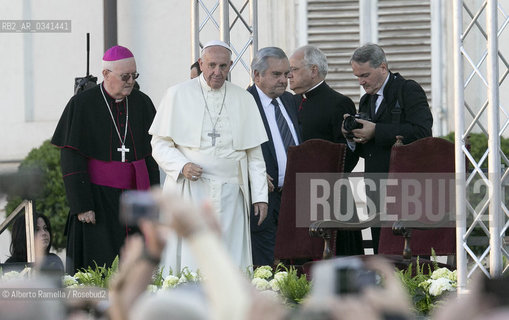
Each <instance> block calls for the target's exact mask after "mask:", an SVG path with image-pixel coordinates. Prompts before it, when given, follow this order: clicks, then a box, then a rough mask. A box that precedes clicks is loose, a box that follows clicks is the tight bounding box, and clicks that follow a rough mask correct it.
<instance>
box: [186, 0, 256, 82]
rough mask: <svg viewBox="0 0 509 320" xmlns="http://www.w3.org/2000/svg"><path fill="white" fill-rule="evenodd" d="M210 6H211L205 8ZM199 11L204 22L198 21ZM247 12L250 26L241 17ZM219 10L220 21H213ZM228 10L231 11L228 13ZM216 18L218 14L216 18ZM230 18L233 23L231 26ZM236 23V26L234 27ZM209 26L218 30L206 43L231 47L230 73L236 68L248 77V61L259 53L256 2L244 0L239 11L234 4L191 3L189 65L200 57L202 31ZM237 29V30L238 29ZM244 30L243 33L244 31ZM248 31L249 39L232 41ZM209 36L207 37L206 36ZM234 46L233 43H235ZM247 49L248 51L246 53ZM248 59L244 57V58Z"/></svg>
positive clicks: (228, 1) (193, 0)
mask: <svg viewBox="0 0 509 320" xmlns="http://www.w3.org/2000/svg"><path fill="white" fill-rule="evenodd" d="M207 3H208V4H211V3H213V5H212V6H210V5H209V6H207ZM237 6H238V5H237ZM200 8H201V11H203V12H204V13H205V15H206V17H204V18H203V20H200ZM246 8H247V9H248V10H249V15H248V17H249V19H248V20H249V22H248V21H246V20H247V19H245V18H244V17H243V12H244V10H245V9H246ZM218 9H219V21H218V20H217V19H216V18H215V15H214V14H215V12H216V10H218ZM230 9H231V10H230ZM216 15H217V14H216ZM230 18H232V21H231V22H230ZM237 22H238V23H237ZM210 23H212V24H213V25H214V27H215V29H216V30H217V32H218V33H217V36H215V37H213V38H210V39H206V40H204V41H203V42H207V41H208V40H213V39H220V40H222V41H224V42H226V43H227V44H229V45H230V48H231V49H232V59H233V60H234V61H233V64H232V68H231V69H230V76H231V71H232V70H233V69H234V68H235V67H236V66H237V65H241V66H243V67H244V69H245V71H246V72H247V75H248V76H250V72H251V70H250V64H251V60H252V58H253V57H254V55H255V54H256V52H257V51H258V1H257V0H245V1H244V3H243V4H242V7H241V8H240V9H239V8H237V7H236V6H235V3H234V1H233V0H217V1H215V2H212V1H205V0H191V57H192V62H194V61H196V60H197V59H198V58H199V56H200V51H201V47H202V45H203V43H202V37H201V35H202V33H201V32H202V31H203V29H204V27H205V26H206V25H207V24H210ZM237 26H239V27H237ZM243 28H245V29H243ZM240 30H244V32H245V31H246V30H247V33H248V34H249V36H248V37H247V39H243V40H240V41H234V40H233V39H235V40H237V38H238V37H232V35H233V34H236V32H238V31H240ZM209 36H210V35H209ZM234 42H235V43H234ZM248 49H249V50H248ZM246 53H247V54H248V55H249V57H247V58H246V57H244V54H246Z"/></svg>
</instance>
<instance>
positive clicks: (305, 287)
mask: <svg viewBox="0 0 509 320" xmlns="http://www.w3.org/2000/svg"><path fill="white" fill-rule="evenodd" d="M281 269H284V270H285V271H286V272H287V273H288V275H287V276H286V277H284V278H282V279H281V280H279V281H278V284H279V291H280V292H281V295H282V296H283V297H284V298H285V299H286V301H287V302H289V303H293V304H298V303H301V302H302V301H303V300H304V298H305V297H306V296H307V295H308V293H309V291H310V290H311V283H310V282H309V281H308V280H307V278H306V275H304V274H302V275H301V276H300V277H299V276H297V270H296V269H295V268H294V267H293V266H290V268H287V267H285V266H284V265H282V264H279V265H278V267H277V269H276V270H277V271H280V270H281Z"/></svg>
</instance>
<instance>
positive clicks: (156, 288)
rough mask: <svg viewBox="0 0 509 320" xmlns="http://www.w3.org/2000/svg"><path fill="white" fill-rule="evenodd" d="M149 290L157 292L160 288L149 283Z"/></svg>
mask: <svg viewBox="0 0 509 320" xmlns="http://www.w3.org/2000/svg"><path fill="white" fill-rule="evenodd" d="M147 291H148V292H150V293H156V292H157V291H159V288H158V287H157V286H156V285H153V284H149V285H148V286H147Z"/></svg>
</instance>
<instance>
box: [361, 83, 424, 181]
mask: <svg viewBox="0 0 509 320" xmlns="http://www.w3.org/2000/svg"><path fill="white" fill-rule="evenodd" d="M402 85H403V89H402V91H401V93H402V100H403V101H400V102H399V103H400V105H401V107H402V109H401V111H402V112H401V116H400V121H399V123H393V114H392V111H393V109H394V107H395V105H396V101H397V100H398V92H399V89H400V87H401V86H402ZM371 99H372V96H371V95H369V94H365V95H363V96H362V98H361V101H360V103H359V112H366V113H368V114H369V113H370V102H371ZM372 121H373V122H375V123H376V129H375V136H374V138H373V139H371V140H369V141H368V142H367V143H365V144H357V146H356V149H355V153H357V154H358V155H359V156H361V157H363V158H364V160H365V172H380V173H384V172H388V171H389V162H390V157H391V148H392V146H393V144H394V142H395V141H396V136H397V135H400V136H403V137H404V139H403V143H404V144H408V143H410V142H413V141H415V140H418V139H421V138H424V137H430V136H431V127H432V125H433V117H432V115H431V110H430V108H429V105H428V99H427V98H426V93H425V92H424V90H423V89H422V87H421V86H420V85H419V84H418V83H417V82H415V81H413V80H405V79H404V78H403V77H402V76H401V75H400V74H399V73H390V74H389V81H388V82H387V84H386V85H385V88H384V99H383V101H382V103H381V104H380V106H379V108H378V111H377V113H376V115H375V117H374V118H373V119H372Z"/></svg>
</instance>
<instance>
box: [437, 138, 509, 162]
mask: <svg viewBox="0 0 509 320" xmlns="http://www.w3.org/2000/svg"><path fill="white" fill-rule="evenodd" d="M442 138H444V139H446V140H448V141H451V142H452V143H454V132H450V133H449V134H448V135H446V136H444V137H442ZM469 140H470V154H472V157H473V158H474V159H475V161H477V162H479V161H480V160H481V158H482V157H483V155H484V153H485V152H486V150H487V149H488V137H487V136H486V135H485V134H483V133H471V134H470V135H469ZM500 148H501V149H502V152H503V153H504V154H505V155H509V139H508V138H504V137H501V138H500ZM501 162H502V163H503V164H504V159H502V160H501ZM505 165H506V166H509V164H505ZM481 167H482V168H487V167H488V157H486V159H485V160H484V161H483V163H482V164H481Z"/></svg>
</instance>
